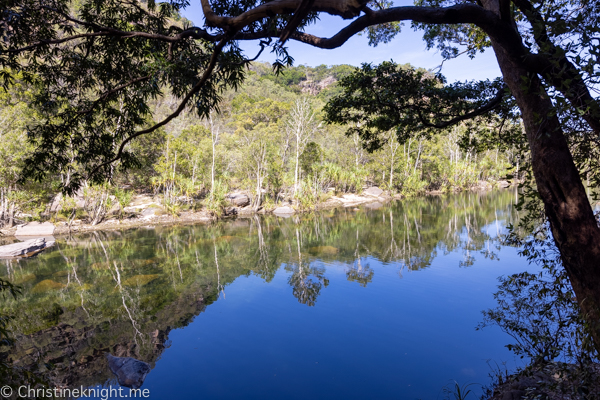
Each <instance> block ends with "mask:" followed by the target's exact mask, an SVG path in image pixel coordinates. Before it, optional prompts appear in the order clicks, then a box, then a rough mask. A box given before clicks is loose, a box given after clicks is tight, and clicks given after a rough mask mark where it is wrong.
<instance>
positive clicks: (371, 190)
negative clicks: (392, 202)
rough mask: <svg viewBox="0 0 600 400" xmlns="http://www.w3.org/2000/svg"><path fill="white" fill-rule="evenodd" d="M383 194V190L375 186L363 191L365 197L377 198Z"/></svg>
mask: <svg viewBox="0 0 600 400" xmlns="http://www.w3.org/2000/svg"><path fill="white" fill-rule="evenodd" d="M382 193H383V190H381V189H379V188H378V187H377V186H371V187H370V188H368V189H365V190H364V191H363V194H365V195H367V196H373V197H379V196H380V195H381V194H382Z"/></svg>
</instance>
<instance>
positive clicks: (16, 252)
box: [0, 238, 54, 258]
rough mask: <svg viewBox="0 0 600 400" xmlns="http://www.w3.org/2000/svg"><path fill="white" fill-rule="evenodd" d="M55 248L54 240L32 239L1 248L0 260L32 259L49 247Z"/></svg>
mask: <svg viewBox="0 0 600 400" xmlns="http://www.w3.org/2000/svg"><path fill="white" fill-rule="evenodd" d="M52 246H54V240H46V239H45V238H41V239H30V240H26V241H24V242H20V243H13V244H9V245H6V246H0V258H25V257H31V256H32V255H34V254H37V253H39V252H40V251H42V250H45V249H47V248H48V247H52Z"/></svg>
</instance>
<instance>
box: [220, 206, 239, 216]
mask: <svg viewBox="0 0 600 400" xmlns="http://www.w3.org/2000/svg"><path fill="white" fill-rule="evenodd" d="M237 214H238V209H237V208H236V207H226V208H225V211H224V213H223V215H224V216H226V217H230V216H233V215H237Z"/></svg>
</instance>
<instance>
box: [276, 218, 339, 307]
mask: <svg viewBox="0 0 600 400" xmlns="http://www.w3.org/2000/svg"><path fill="white" fill-rule="evenodd" d="M296 243H297V246H298V262H297V263H295V264H292V265H291V266H287V267H286V270H288V271H292V275H291V276H290V278H289V280H288V283H289V284H290V286H292V294H293V295H294V297H295V298H297V299H298V302H300V303H301V304H306V305H307V306H309V307H311V306H314V305H315V303H316V302H317V297H319V293H320V292H321V289H322V288H323V287H327V285H329V279H327V278H325V276H324V274H325V268H323V267H317V266H314V265H311V264H310V263H308V262H306V261H304V260H302V253H301V251H300V232H299V231H298V229H297V228H296Z"/></svg>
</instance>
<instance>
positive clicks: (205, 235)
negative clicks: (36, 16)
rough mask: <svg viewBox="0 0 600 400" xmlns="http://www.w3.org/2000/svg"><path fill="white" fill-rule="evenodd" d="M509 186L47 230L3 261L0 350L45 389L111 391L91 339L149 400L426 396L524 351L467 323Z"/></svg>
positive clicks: (505, 219)
mask: <svg viewBox="0 0 600 400" xmlns="http://www.w3.org/2000/svg"><path fill="white" fill-rule="evenodd" d="M515 200H516V193H515V192H514V191H511V190H505V191H495V192H491V193H485V194H477V193H464V194H458V195H450V196H443V197H425V198H418V199H410V200H403V201H399V202H394V203H390V204H387V205H380V204H375V205H371V206H369V207H367V206H363V207H360V208H358V209H343V208H342V209H335V210H330V211H323V212H320V213H316V214H312V215H308V214H303V215H299V216H294V217H291V218H278V217H273V216H269V217H252V218H247V219H242V218H238V219H237V220H234V221H223V222H221V223H218V224H215V225H212V226H201V225H198V226H182V227H153V228H151V227H148V228H138V229H131V230H127V231H122V232H97V233H91V234H87V235H80V236H74V237H70V238H62V239H59V240H58V245H57V246H55V247H54V248H53V249H52V250H50V251H47V252H45V253H43V254H40V255H39V256H37V257H35V258H33V259H30V260H21V261H3V264H1V265H2V266H1V267H0V275H2V276H3V277H5V278H9V279H10V280H12V281H14V282H16V283H19V284H21V285H22V286H23V288H24V290H23V296H22V297H20V298H19V299H18V300H16V301H15V300H12V299H6V300H5V301H3V302H2V305H1V307H0V312H2V313H12V314H14V315H15V316H16V319H15V321H14V324H13V330H14V331H15V332H17V333H18V336H17V338H18V341H17V345H16V348H15V349H13V350H12V351H11V355H10V357H11V358H12V359H13V360H14V361H15V362H16V363H17V364H18V365H21V366H29V367H31V366H32V365H35V364H36V363H38V364H39V363H40V361H43V362H50V363H52V364H53V366H54V367H53V368H52V370H51V371H50V372H49V375H50V377H51V378H52V381H53V383H54V384H56V385H59V386H61V387H79V386H80V385H83V386H84V387H92V386H95V385H109V384H112V385H113V387H118V385H117V384H116V382H115V380H114V377H113V375H112V373H111V372H110V370H109V369H108V366H107V362H106V358H105V353H106V352H110V353H112V354H113V355H117V356H131V357H135V358H137V359H140V360H143V361H146V362H148V363H149V364H150V365H151V367H152V371H151V372H150V373H149V374H148V376H147V378H146V381H145V383H144V386H143V387H142V388H143V389H148V390H149V392H150V395H151V396H150V398H152V399H174V398H177V399H371V398H373V399H375V398H377V399H388V398H389V399H442V398H444V396H445V395H444V393H443V388H444V387H453V386H454V381H457V382H458V383H460V384H461V385H463V384H469V383H473V384H474V385H472V386H470V388H471V389H473V390H475V391H477V392H479V391H480V389H479V388H480V386H479V385H487V384H489V382H490V379H489V377H488V375H489V373H490V372H491V367H490V364H491V365H492V366H494V367H495V366H496V365H500V366H503V363H505V365H506V366H507V367H508V368H509V369H514V368H515V367H516V366H518V365H522V364H521V363H522V362H521V361H518V360H515V358H514V357H513V356H512V354H511V353H510V352H508V350H506V348H505V347H504V345H505V344H507V343H510V339H511V338H510V337H509V336H507V335H506V334H504V333H502V332H501V331H500V330H499V329H495V328H486V329H484V330H482V331H477V330H475V327H476V326H477V324H478V323H479V322H480V321H481V319H482V316H481V310H484V309H486V308H490V307H493V306H494V299H493V296H492V294H493V292H494V291H495V288H496V284H497V280H496V278H497V277H498V276H500V275H507V274H512V273H516V272H521V271H524V270H526V269H529V270H533V269H535V267H533V266H529V265H528V264H527V263H526V261H525V260H524V259H522V258H520V257H519V256H518V255H517V250H518V249H515V248H512V247H507V246H504V245H502V235H503V234H504V233H505V228H504V227H505V226H506V225H507V224H508V223H510V222H511V221H514V220H515V219H516V218H518V215H517V212H516V211H515V210H514V209H513V208H512V204H513V203H514V202H515Z"/></svg>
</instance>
